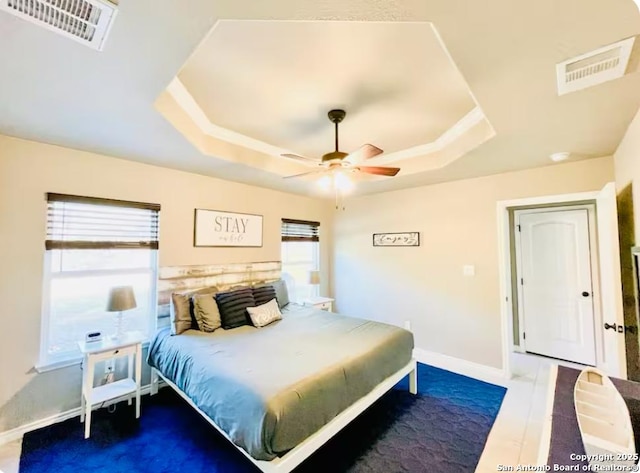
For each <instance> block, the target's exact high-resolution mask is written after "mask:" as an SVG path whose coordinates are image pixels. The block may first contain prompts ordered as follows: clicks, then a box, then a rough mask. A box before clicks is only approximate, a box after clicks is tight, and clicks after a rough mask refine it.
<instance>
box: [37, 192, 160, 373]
mask: <svg viewBox="0 0 640 473" xmlns="http://www.w3.org/2000/svg"><path fill="white" fill-rule="evenodd" d="M49 196H55V197H62V198H64V197H69V198H70V199H73V200H75V201H78V202H82V203H91V204H96V205H105V206H113V207H116V206H120V207H129V206H128V205H126V204H127V203H128V202H127V201H120V200H113V199H101V198H95V197H80V196H65V195H63V194H47V196H46V199H45V201H46V203H47V208H48V205H49V202H50V200H49ZM76 199H77V200H76ZM83 200H84V202H83ZM131 204H132V205H131V206H130V207H131V208H140V206H141V205H149V206H150V207H153V208H151V209H150V210H153V211H156V212H157V213H158V221H159V212H160V206H159V205H157V204H142V203H139V202H131ZM47 221H48V217H47ZM46 245H47V244H46V243H45V250H44V264H43V284H42V301H41V303H42V304H41V311H40V320H41V325H40V351H39V354H38V362H37V364H36V365H35V369H36V371H37V372H39V373H42V372H47V371H51V370H54V369H58V368H63V367H66V366H71V365H75V364H78V363H80V362H81V360H82V355H81V353H80V350H79V347H78V349H77V350H74V352H73V353H71V352H64V353H63V354H61V355H57V356H51V355H50V354H49V346H50V343H49V342H50V330H51V325H52V320H51V318H52V314H51V296H52V283H53V281H54V280H58V279H72V278H82V277H92V276H109V275H134V274H148V277H149V282H150V284H149V300H148V304H149V311H148V315H147V317H148V324H149V325H148V326H149V333H148V334H147V335H148V337H151V335H152V334H153V333H154V331H155V330H156V329H157V325H158V261H159V248H158V244H157V242H156V244H155V245H152V246H149V247H139V248H141V249H143V250H145V251H149V266H148V267H137V268H123V269H113V268H111V269H95V270H67V271H63V270H60V271H56V272H54V271H53V257H54V252H55V251H61V252H64V251H68V250H71V248H51V249H47V248H46ZM85 249H93V248H89V247H87V248H85ZM103 249H106V250H110V251H118V250H123V249H127V248H122V247H121V248H103ZM105 304H106V300H105ZM114 318H115V315H114ZM104 335H105V334H103V336H104ZM107 335H108V334H107ZM80 341H82V340H78V342H80ZM147 343H148V339H146V340H144V341H143V344H147Z"/></svg>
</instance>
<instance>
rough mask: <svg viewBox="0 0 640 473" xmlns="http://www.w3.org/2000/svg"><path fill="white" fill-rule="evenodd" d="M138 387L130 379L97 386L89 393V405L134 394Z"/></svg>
mask: <svg viewBox="0 0 640 473" xmlns="http://www.w3.org/2000/svg"><path fill="white" fill-rule="evenodd" d="M137 388H138V385H137V384H136V382H135V381H134V380H133V379H131V378H127V379H121V380H119V381H115V382H113V383H109V384H104V385H102V386H97V387H95V388H93V390H92V391H91V404H92V405H96V404H102V403H103V402H105V401H109V400H111V399H116V398H118V397H122V396H126V395H128V394H133V393H135V392H136V389H137Z"/></svg>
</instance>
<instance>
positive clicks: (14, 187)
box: [0, 135, 333, 433]
mask: <svg viewBox="0 0 640 473" xmlns="http://www.w3.org/2000/svg"><path fill="white" fill-rule="evenodd" d="M46 192H59V193H68V194H79V195H90V196H97V197H105V198H116V199H124V200H134V201H144V202H155V203H159V204H161V205H162V211H161V214H160V215H161V217H160V218H161V220H160V225H161V226H160V265H161V266H167V265H189V264H205V263H231V262H252V261H275V260H279V259H280V219H281V218H282V217H289V218H300V219H307V220H319V221H320V222H321V230H322V232H323V234H325V235H330V234H331V221H330V219H331V217H332V216H333V208H332V206H331V204H330V203H326V202H323V201H320V200H315V199H310V198H306V197H301V196H296V195H291V194H285V193H282V192H276V191H271V190H267V189H262V188H258V187H252V186H246V185H243V184H237V183H233V182H229V181H223V180H219V179H214V178H210V177H205V176H200V175H196V174H189V173H186V172H180V171H175V170H170V169H165V168H160V167H155V166H149V165H144V164H140V163H134V162H130V161H125V160H121V159H115V158H110V157H105V156H99V155H96V154H92V153H86V152H80V151H75V150H71V149H67V148H61V147H56V146H50V145H45V144H41V143H35V142H30V141H24V140H19V139H15V138H9V137H6V136H2V135H0V265H1V267H2V269H1V270H0V301H2V303H1V304H0V317H1V319H2V324H1V325H0V326H1V327H2V328H1V329H0V433H1V432H3V431H6V430H8V429H11V428H14V427H16V426H19V425H22V424H25V423H27V422H29V421H33V420H36V419H41V418H43V417H46V416H49V415H53V414H56V413H59V412H63V411H66V410H68V409H71V408H74V407H77V406H78V405H79V402H80V401H79V400H80V376H81V372H80V368H79V366H73V367H70V368H65V369H60V370H56V371H52V372H48V373H44V374H35V373H34V371H33V366H34V364H35V363H36V361H37V360H38V351H39V342H40V312H41V303H42V300H41V287H42V277H43V274H42V268H43V253H44V237H45V216H46V203H45V193H46ZM196 207H200V208H210V209H217V210H228V211H235V212H246V213H255V214H260V215H263V216H264V235H263V239H264V246H263V247H262V248H218V249H216V248H194V247H193V209H194V208H196ZM330 250H331V249H330V240H329V238H323V239H322V241H321V257H322V262H321V263H322V268H323V270H324V272H325V274H324V275H323V277H322V281H323V282H325V284H326V281H328V280H329V278H328V274H329V264H330V259H329V253H330ZM321 290H323V293H326V292H327V291H326V290H324V289H321Z"/></svg>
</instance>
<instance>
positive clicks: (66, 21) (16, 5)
mask: <svg viewBox="0 0 640 473" xmlns="http://www.w3.org/2000/svg"><path fill="white" fill-rule="evenodd" d="M0 10H4V11H7V12H9V13H11V14H13V15H15V16H18V17H20V18H23V19H25V20H27V21H30V22H31V23H35V24H36V25H40V26H42V27H44V28H47V29H49V30H52V31H55V32H56V33H59V34H61V35H64V36H66V37H68V38H72V39H74V40H76V41H78V42H80V43H82V44H85V45H87V46H89V47H91V48H93V49H97V50H99V51H101V50H102V48H103V47H104V44H105V41H106V39H107V35H108V34H109V30H110V29H111V25H112V24H113V20H114V19H115V16H116V13H117V9H116V6H115V5H114V4H112V3H110V2H107V1H102V0H0Z"/></svg>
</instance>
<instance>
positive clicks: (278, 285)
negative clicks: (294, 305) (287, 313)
mask: <svg viewBox="0 0 640 473" xmlns="http://www.w3.org/2000/svg"><path fill="white" fill-rule="evenodd" d="M271 286H273V288H274V289H275V290H276V299H278V307H280V308H281V309H282V308H283V307H286V306H287V305H288V304H289V291H288V290H287V283H286V282H284V280H282V279H278V280H277V281H274V282H272V283H271Z"/></svg>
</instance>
